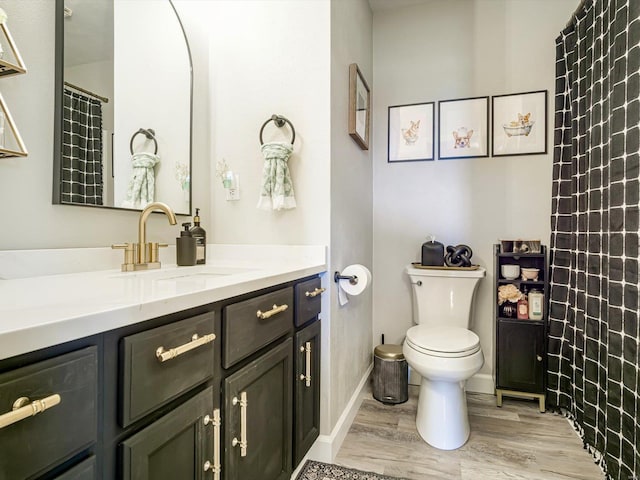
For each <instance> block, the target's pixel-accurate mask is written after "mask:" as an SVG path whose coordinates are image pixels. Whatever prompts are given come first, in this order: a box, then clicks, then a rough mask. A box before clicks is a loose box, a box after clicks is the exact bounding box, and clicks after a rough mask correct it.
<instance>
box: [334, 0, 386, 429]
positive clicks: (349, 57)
mask: <svg viewBox="0 0 640 480" xmlns="http://www.w3.org/2000/svg"><path fill="white" fill-rule="evenodd" d="M351 63H357V64H358V66H359V67H360V70H361V71H362V74H363V76H364V77H365V79H366V80H367V83H368V84H369V88H371V89H372V90H373V91H375V86H374V85H373V43H372V14H371V10H370V8H369V5H368V3H367V2H366V0H354V1H349V2H345V1H343V0H332V1H331V246H330V270H329V271H330V272H333V271H334V270H342V269H343V268H344V267H346V266H347V265H349V264H352V263H361V264H363V265H365V266H367V267H368V268H369V269H370V270H373V238H372V235H371V232H372V229H373V199H372V188H373V165H372V161H371V159H372V153H371V149H369V150H361V149H360V147H359V146H358V145H357V144H356V143H355V142H354V141H353V140H352V139H351V137H350V136H349V135H347V131H348V128H347V127H348V103H349V89H348V85H349V64H351ZM372 133H373V131H372ZM370 145H371V141H370ZM372 273H373V275H374V282H375V281H377V278H376V277H375V275H376V272H375V271H373V272H372ZM372 301H373V300H372V289H371V288H369V289H367V290H366V291H365V292H364V293H363V294H361V295H359V296H357V297H351V299H350V301H349V303H348V304H347V305H345V306H343V307H341V306H339V303H338V298H337V290H336V289H333V291H332V294H331V358H330V359H329V361H330V362H331V368H330V375H331V378H330V381H331V425H332V426H333V425H335V423H336V422H337V420H338V418H339V416H340V415H341V414H342V412H343V410H344V408H345V407H346V405H347V402H348V401H349V399H350V397H351V395H352V394H353V392H354V389H355V388H356V386H357V385H358V382H359V381H360V379H361V378H362V376H363V374H364V372H365V371H366V369H367V367H368V366H369V364H370V363H371V342H372V338H371V335H372Z"/></svg>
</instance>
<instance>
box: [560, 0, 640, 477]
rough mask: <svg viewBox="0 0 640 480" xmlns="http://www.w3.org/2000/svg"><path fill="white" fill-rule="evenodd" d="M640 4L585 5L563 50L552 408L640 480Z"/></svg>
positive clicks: (618, 473)
mask: <svg viewBox="0 0 640 480" xmlns="http://www.w3.org/2000/svg"><path fill="white" fill-rule="evenodd" d="M639 65H640V2H639V1H638V0H609V1H604V0H587V1H586V2H584V3H583V5H581V6H580V8H579V10H578V11H577V12H576V14H575V16H574V18H573V19H572V22H571V24H570V25H569V26H568V27H567V28H566V29H565V30H564V31H563V32H562V33H561V35H560V37H559V38H558V39H557V41H556V96H555V148H554V164H553V199H552V217H551V229H552V234H551V254H550V265H551V266H550V269H551V272H550V273H551V276H550V279H551V289H550V304H549V308H550V311H549V356H548V364H549V372H548V382H547V383H548V389H547V397H548V402H549V403H550V404H551V405H554V406H556V407H558V408H559V409H561V410H562V411H564V412H565V413H567V414H568V415H569V417H570V418H572V419H573V422H574V426H575V427H576V429H577V430H578V432H579V433H580V434H581V435H582V438H583V441H584V443H585V447H586V448H588V449H589V451H591V453H593V455H594V457H595V458H596V459H597V460H598V461H599V462H600V465H601V466H602V467H603V469H604V470H605V471H606V472H607V474H608V477H609V478H612V479H616V480H627V479H632V478H633V479H635V478H639V476H640V456H639V449H640V401H639V395H638V394H639V386H640V374H639V369H638V365H639V357H638V352H639V350H640V348H639V336H640V335H639V332H638V286H639V285H638V231H639V212H638V202H639V201H640V195H639V192H640V188H639V173H638V172H639V156H640V149H639V144H640V134H639V124H640V66H639Z"/></svg>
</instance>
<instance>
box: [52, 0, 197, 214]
mask: <svg viewBox="0 0 640 480" xmlns="http://www.w3.org/2000/svg"><path fill="white" fill-rule="evenodd" d="M55 2H56V3H55V29H56V33H55V46H54V49H55V73H54V79H55V81H54V85H55V86H54V88H55V91H54V97H55V102H54V116H55V118H54V127H53V136H54V137H53V191H52V193H53V198H52V200H53V204H54V205H71V206H76V207H91V208H104V209H108V210H123V211H128V212H136V213H138V212H140V211H142V209H136V208H123V207H116V206H110V205H90V204H86V205H85V204H81V203H71V202H63V201H62V188H61V184H60V182H61V180H62V123H63V118H62V115H63V111H62V108H63V98H64V0H55ZM167 2H169V5H170V6H171V8H172V9H173V12H174V13H175V15H176V19H177V20H178V24H179V25H180V30H181V31H182V35H183V37H184V43H185V46H186V47H187V56H188V58H189V93H190V95H189V122H190V125H189V177H190V185H189V211H188V212H187V213H182V212H181V213H178V212H176V215H185V216H191V215H192V213H193V59H192V56H191V47H190V46H189V39H188V38H187V33H186V31H185V29H184V25H183V23H182V19H181V18H180V15H178V11H177V10H176V7H175V5H174V4H173V1H172V0H167ZM112 154H113V153H112Z"/></svg>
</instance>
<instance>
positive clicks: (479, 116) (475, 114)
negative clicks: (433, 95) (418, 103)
mask: <svg viewBox="0 0 640 480" xmlns="http://www.w3.org/2000/svg"><path fill="white" fill-rule="evenodd" d="M438 120H439V126H438V158H439V159H441V160H445V159H447V160H448V159H453V158H477V157H488V156H489V97H474V98H461V99H456V100H443V101H441V102H438Z"/></svg>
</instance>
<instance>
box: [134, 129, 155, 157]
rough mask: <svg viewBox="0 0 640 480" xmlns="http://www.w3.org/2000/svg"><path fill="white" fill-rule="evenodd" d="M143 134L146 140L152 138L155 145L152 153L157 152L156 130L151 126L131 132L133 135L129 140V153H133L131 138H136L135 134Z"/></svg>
mask: <svg viewBox="0 0 640 480" xmlns="http://www.w3.org/2000/svg"><path fill="white" fill-rule="evenodd" d="M141 133H142V134H143V135H144V136H145V137H147V139H148V140H153V144H154V145H155V147H156V150H155V152H153V154H154V155H155V154H157V153H158V141H157V140H156V132H155V130H154V129H153V128H141V129H140V130H138V131H137V132H136V133H134V134H133V136H132V137H131V141H130V142H129V150H130V151H131V155H133V139H134V138H136V135H139V134H141Z"/></svg>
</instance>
